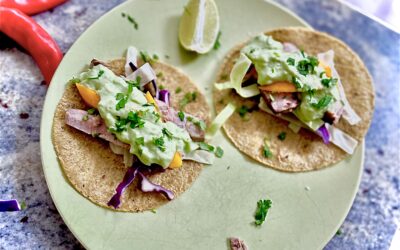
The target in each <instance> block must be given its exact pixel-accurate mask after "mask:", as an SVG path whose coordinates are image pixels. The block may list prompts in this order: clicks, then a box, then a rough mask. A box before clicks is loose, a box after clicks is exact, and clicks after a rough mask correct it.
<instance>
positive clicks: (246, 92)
mask: <svg viewBox="0 0 400 250" xmlns="http://www.w3.org/2000/svg"><path fill="white" fill-rule="evenodd" d="M250 66H251V61H250V60H249V58H248V57H247V56H246V55H245V54H240V57H239V58H238V60H237V61H236V63H235V65H234V66H233V68H232V71H231V73H230V81H228V82H224V83H216V84H215V88H216V89H218V90H223V89H235V90H236V93H238V95H240V96H241V97H243V98H249V97H252V96H256V95H259V94H260V91H259V90H258V85H257V83H254V84H252V85H250V86H247V87H244V88H242V81H243V78H244V76H245V75H246V73H247V71H248V70H249V68H250Z"/></svg>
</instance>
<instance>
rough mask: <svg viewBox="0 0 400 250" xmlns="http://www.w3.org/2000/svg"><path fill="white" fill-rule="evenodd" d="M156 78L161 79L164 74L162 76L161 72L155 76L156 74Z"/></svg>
mask: <svg viewBox="0 0 400 250" xmlns="http://www.w3.org/2000/svg"><path fill="white" fill-rule="evenodd" d="M156 76H157V77H158V78H161V77H163V76H164V74H163V72H161V71H160V72H158V73H157V74H156Z"/></svg>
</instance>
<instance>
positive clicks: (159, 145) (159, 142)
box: [153, 136, 166, 152]
mask: <svg viewBox="0 0 400 250" xmlns="http://www.w3.org/2000/svg"><path fill="white" fill-rule="evenodd" d="M153 143H154V145H156V146H157V148H158V149H160V150H161V151H162V152H165V150H166V147H165V145H164V138H163V137H162V136H160V137H158V138H153Z"/></svg>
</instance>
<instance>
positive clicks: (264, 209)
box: [254, 200, 272, 226]
mask: <svg viewBox="0 0 400 250" xmlns="http://www.w3.org/2000/svg"><path fill="white" fill-rule="evenodd" d="M271 206H272V201H271V200H259V201H258V202H257V210H256V213H255V215H254V219H255V222H254V223H255V224H256V225H257V226H260V225H261V224H263V223H264V221H265V218H266V217H267V214H268V210H269V209H270V208H271Z"/></svg>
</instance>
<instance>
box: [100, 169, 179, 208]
mask: <svg viewBox="0 0 400 250" xmlns="http://www.w3.org/2000/svg"><path fill="white" fill-rule="evenodd" d="M137 175H139V178H140V179H139V189H140V190H141V191H142V192H145V193H146V192H157V193H160V194H163V195H164V196H165V197H166V198H167V199H168V200H172V199H174V193H173V192H172V191H171V190H168V189H166V188H164V187H162V186H160V185H157V184H154V183H152V182H151V181H150V180H149V179H147V178H146V176H145V175H144V174H142V173H141V172H140V171H139V168H138V167H130V168H128V170H127V171H126V173H125V176H124V179H123V180H122V181H121V183H119V184H118V186H117V188H116V189H115V191H116V193H115V194H114V195H113V196H112V197H111V199H110V201H109V202H108V203H107V205H108V206H112V207H114V208H118V207H119V206H120V205H121V196H122V193H123V192H124V191H125V189H126V188H127V187H128V186H129V185H130V184H131V183H132V182H133V180H134V179H135V178H136V176H137Z"/></svg>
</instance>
